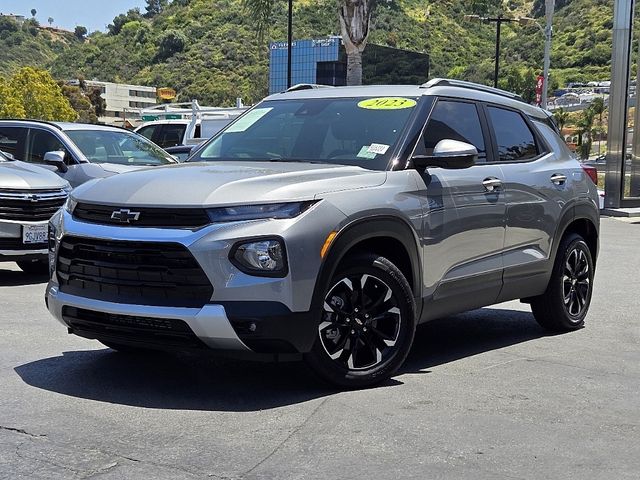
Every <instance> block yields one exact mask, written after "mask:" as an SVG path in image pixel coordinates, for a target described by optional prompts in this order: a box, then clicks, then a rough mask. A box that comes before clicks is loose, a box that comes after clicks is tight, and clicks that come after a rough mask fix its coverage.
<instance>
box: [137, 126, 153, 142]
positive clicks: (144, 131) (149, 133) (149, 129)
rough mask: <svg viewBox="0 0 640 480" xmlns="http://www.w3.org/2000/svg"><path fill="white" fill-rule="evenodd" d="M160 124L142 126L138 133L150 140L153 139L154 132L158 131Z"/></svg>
mask: <svg viewBox="0 0 640 480" xmlns="http://www.w3.org/2000/svg"><path fill="white" fill-rule="evenodd" d="M157 127H158V125H147V126H146V127H142V128H141V129H140V130H138V133H139V134H140V135H142V136H143V137H147V138H148V139H149V140H151V141H153V133H154V132H155V131H156V128H157Z"/></svg>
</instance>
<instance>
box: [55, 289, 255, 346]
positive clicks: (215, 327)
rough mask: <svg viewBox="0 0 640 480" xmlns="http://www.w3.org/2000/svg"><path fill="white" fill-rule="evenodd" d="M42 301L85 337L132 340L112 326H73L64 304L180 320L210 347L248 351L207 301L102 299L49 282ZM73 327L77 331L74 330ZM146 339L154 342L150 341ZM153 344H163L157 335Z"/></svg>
mask: <svg viewBox="0 0 640 480" xmlns="http://www.w3.org/2000/svg"><path fill="white" fill-rule="evenodd" d="M46 303H47V308H48V309H49V311H50V312H51V314H52V315H53V316H54V317H55V318H56V319H58V320H59V321H60V322H61V323H62V324H63V325H65V326H66V327H67V328H69V332H70V333H78V334H80V335H81V336H84V337H87V338H96V339H98V340H100V339H107V340H112V341H123V342H124V343H136V342H131V340H129V339H130V338H131V337H130V336H129V335H128V334H127V333H126V331H123V330H121V329H117V328H115V329H111V331H110V333H105V332H104V331H98V332H96V331H87V330H85V329H83V328H79V329H78V328H77V327H74V326H73V325H72V324H71V322H69V320H68V317H67V318H65V315H63V309H64V308H65V307H71V308H75V309H82V310H88V311H92V312H100V313H108V314H112V315H121V316H125V317H139V318H144V319H176V320H181V321H183V322H184V323H186V324H187V325H188V327H189V328H190V329H191V331H192V332H193V333H194V334H195V336H196V337H197V338H198V339H199V340H201V341H202V342H203V343H204V344H205V345H206V346H208V347H210V348H212V349H215V350H240V351H249V348H248V347H247V346H246V345H245V344H244V343H243V342H242V341H241V340H240V338H238V336H237V335H236V333H235V331H234V329H233V328H232V327H231V323H230V322H229V319H228V318H227V314H226V312H225V309H224V307H223V306H222V305H212V304H209V305H205V306H204V307H202V308H174V307H155V306H148V305H130V304H119V303H111V302H103V301H100V300H92V299H88V298H83V297H78V296H75V295H69V294H66V293H63V292H61V291H60V290H59V289H58V286H57V285H56V284H55V283H53V282H51V283H49V285H48V286H47V292H46ZM74 329H75V330H79V331H77V332H76V331H74ZM149 343H154V342H153V341H150V342H149ZM157 346H158V347H162V346H163V342H162V341H161V339H160V338H159V339H158V341H157Z"/></svg>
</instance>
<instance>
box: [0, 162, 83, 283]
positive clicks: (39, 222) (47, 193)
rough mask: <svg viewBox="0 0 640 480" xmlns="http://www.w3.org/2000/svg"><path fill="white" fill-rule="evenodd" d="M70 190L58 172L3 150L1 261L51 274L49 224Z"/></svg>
mask: <svg viewBox="0 0 640 480" xmlns="http://www.w3.org/2000/svg"><path fill="white" fill-rule="evenodd" d="M70 190H71V187H70V186H69V183H68V182H66V181H65V180H63V179H61V178H60V177H58V176H57V175H55V174H54V173H52V172H50V171H48V170H45V169H44V168H40V167H37V166H35V165H29V164H27V163H24V162H19V161H17V160H13V159H12V158H11V157H8V156H7V155H5V154H3V153H2V152H0V262H17V264H18V266H19V267H20V268H21V269H22V270H24V271H25V272H28V273H47V271H48V266H47V265H48V262H47V257H48V255H47V253H48V250H47V242H48V235H47V224H48V222H49V219H50V218H51V216H52V215H53V214H54V213H55V212H56V211H57V210H58V209H59V208H60V207H61V206H62V205H63V204H64V202H65V200H66V199H67V195H68V194H69V191H70Z"/></svg>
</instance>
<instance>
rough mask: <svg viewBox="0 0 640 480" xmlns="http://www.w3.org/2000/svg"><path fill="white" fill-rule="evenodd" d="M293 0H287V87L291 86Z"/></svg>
mask: <svg viewBox="0 0 640 480" xmlns="http://www.w3.org/2000/svg"><path fill="white" fill-rule="evenodd" d="M292 43H293V0H289V15H288V17H287V88H291V64H292V63H293V62H292V53H293V46H292Z"/></svg>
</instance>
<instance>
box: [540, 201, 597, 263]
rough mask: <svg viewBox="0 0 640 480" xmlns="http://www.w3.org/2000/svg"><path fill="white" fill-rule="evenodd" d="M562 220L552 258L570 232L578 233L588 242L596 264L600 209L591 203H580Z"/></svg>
mask: <svg viewBox="0 0 640 480" xmlns="http://www.w3.org/2000/svg"><path fill="white" fill-rule="evenodd" d="M562 220H563V221H562V222H561V227H562V229H561V234H560V235H558V236H557V237H556V242H555V246H554V252H553V253H554V254H553V257H552V258H555V256H556V253H557V247H558V245H559V243H560V241H561V240H562V239H563V238H564V237H565V236H566V235H567V234H569V233H577V234H578V235H580V236H581V237H582V238H584V240H585V242H586V243H587V246H588V247H589V251H590V252H591V258H592V260H593V264H594V265H595V264H596V260H597V257H598V247H599V228H598V226H599V225H600V218H599V214H598V211H597V210H596V209H595V207H593V206H592V205H591V204H588V205H587V204H578V205H576V206H574V207H573V208H572V209H571V210H570V211H569V212H567V214H565V215H564V216H563V219H562Z"/></svg>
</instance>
